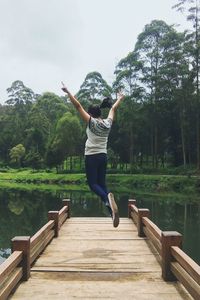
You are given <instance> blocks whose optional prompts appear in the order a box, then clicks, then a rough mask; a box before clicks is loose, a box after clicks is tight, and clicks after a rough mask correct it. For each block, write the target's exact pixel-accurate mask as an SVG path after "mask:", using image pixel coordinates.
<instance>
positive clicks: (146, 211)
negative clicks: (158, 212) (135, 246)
mask: <svg viewBox="0 0 200 300" xmlns="http://www.w3.org/2000/svg"><path fill="white" fill-rule="evenodd" d="M149 216H150V212H149V209H147V208H140V209H138V223H137V229H138V236H139V237H144V236H145V233H144V230H143V227H144V224H143V222H142V218H144V217H146V218H149Z"/></svg>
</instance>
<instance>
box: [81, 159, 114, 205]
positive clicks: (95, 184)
mask: <svg viewBox="0 0 200 300" xmlns="http://www.w3.org/2000/svg"><path fill="white" fill-rule="evenodd" d="M106 168H107V155H106V154H105V153H98V154H92V155H86V156H85V170H86V176H87V181H88V185H89V187H90V189H91V190H92V191H93V192H94V193H95V194H96V195H98V196H100V197H101V200H102V201H103V202H104V203H105V204H107V203H108V190H107V187H106Z"/></svg>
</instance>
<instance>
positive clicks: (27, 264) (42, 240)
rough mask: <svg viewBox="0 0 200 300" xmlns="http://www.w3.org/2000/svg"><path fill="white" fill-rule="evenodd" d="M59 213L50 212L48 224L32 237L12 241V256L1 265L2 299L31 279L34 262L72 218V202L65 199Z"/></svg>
mask: <svg viewBox="0 0 200 300" xmlns="http://www.w3.org/2000/svg"><path fill="white" fill-rule="evenodd" d="M62 202H63V207H62V209H61V210H59V211H49V212H48V220H49V221H48V222H47V223H46V224H45V225H44V226H43V227H42V228H41V229H39V230H38V231H37V232H36V233H35V234H34V235H33V236H32V237H30V236H16V237H14V238H13V239H12V254H11V255H10V256H9V257H8V258H7V259H6V260H5V261H4V262H3V263H2V264H1V265H0V299H1V300H6V299H7V298H8V296H9V295H10V294H11V292H12V291H14V290H15V288H16V287H17V286H18V284H19V282H20V281H26V280H28V278H29V277H30V269H31V266H32V264H33V263H34V261H35V260H36V259H37V258H38V257H39V255H40V254H41V253H42V252H43V251H44V249H45V248H46V246H47V245H48V244H49V243H50V241H51V240H52V239H53V238H54V237H58V235H59V230H60V228H61V226H62V224H63V223H64V222H65V221H66V219H67V218H70V200H69V199H64V200H63V201H62Z"/></svg>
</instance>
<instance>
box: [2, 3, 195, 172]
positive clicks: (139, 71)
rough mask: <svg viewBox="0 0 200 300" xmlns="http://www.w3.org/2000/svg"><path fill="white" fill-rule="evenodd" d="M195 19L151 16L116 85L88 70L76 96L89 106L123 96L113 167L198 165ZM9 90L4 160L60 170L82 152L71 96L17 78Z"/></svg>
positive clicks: (111, 155) (113, 136)
mask: <svg viewBox="0 0 200 300" xmlns="http://www.w3.org/2000/svg"><path fill="white" fill-rule="evenodd" d="M191 5H192V4H191ZM196 12H197V13H198V12H199V11H196ZM193 13H194V14H195V11H194V12H193ZM191 14H192V13H191ZM190 19H191V21H192V22H193V31H190V32H189V31H185V32H177V30H176V29H175V27H174V26H169V25H167V24H166V23H165V22H164V21H160V20H154V21H152V22H151V23H150V24H148V25H146V26H145V28H144V31H143V32H141V33H140V34H139V36H138V39H137V42H136V44H135V48H134V50H133V51H132V52H130V53H128V54H127V56H126V57H124V58H122V59H121V60H120V61H119V63H118V64H117V65H116V68H115V70H114V74H115V80H114V82H113V84H112V85H111V86H110V85H109V84H108V83H107V82H106V81H105V80H104V79H103V78H102V76H101V74H100V73H99V72H91V73H89V74H87V76H86V78H85V80H84V82H83V84H82V85H81V87H80V90H79V91H78V93H77V94H76V96H77V98H78V99H79V100H80V102H81V103H82V105H83V106H84V107H85V108H86V109H87V107H88V106H89V105H90V104H91V103H100V102H101V100H102V99H103V98H104V97H107V96H109V97H111V98H112V99H115V98H116V94H117V92H118V91H119V90H121V89H123V91H124V93H125V94H126V97H125V100H124V102H123V103H122V105H121V106H120V108H119V110H118V112H117V116H116V120H115V122H114V124H113V127H112V132H111V135H110V139H109V160H110V163H111V167H112V168H113V169H115V168H116V167H117V166H118V165H119V164H122V165H123V164H128V165H129V166H130V169H131V170H132V169H133V168H134V167H135V166H136V165H137V166H143V165H148V166H150V167H152V168H159V167H164V166H166V165H168V166H169V165H170V166H174V167H175V166H181V165H182V166H184V167H187V166H192V165H195V166H196V168H197V170H199V169H200V95H199V66H200V60H199V59H200V38H199V34H200V31H199V19H198V14H197V15H196V17H195V18H193V19H192V17H191V18H190ZM197 21H198V22H197ZM69 88H70V87H69ZM7 92H8V100H6V101H5V105H1V106H0V161H1V164H2V165H8V164H15V165H17V166H30V167H33V168H41V167H46V166H47V167H54V166H56V167H59V166H63V162H64V161H65V160H66V159H67V158H69V157H72V156H80V159H81V157H83V153H84V143H85V139H86V136H85V125H84V124H83V123H82V121H81V120H80V119H79V117H78V114H77V112H76V111H75V109H74V108H73V106H72V104H71V103H70V101H69V100H68V99H67V98H65V97H59V96H57V95H55V94H53V93H50V92H47V93H44V94H42V95H38V94H35V93H34V92H33V91H32V90H31V89H30V88H28V87H26V86H24V84H23V82H22V81H19V80H17V81H15V82H13V83H12V85H11V87H10V88H8V89H7ZM106 113H107V112H105V115H106Z"/></svg>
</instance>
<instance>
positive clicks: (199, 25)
mask: <svg viewBox="0 0 200 300" xmlns="http://www.w3.org/2000/svg"><path fill="white" fill-rule="evenodd" d="M177 2H178V3H177V4H176V5H174V6H173V8H175V9H177V10H178V11H181V12H185V11H186V12H187V20H188V21H190V22H192V25H193V29H194V30H193V32H192V34H189V37H190V39H191V45H193V47H192V49H191V55H192V58H193V60H192V67H193V72H194V74H195V90H196V91H195V94H196V97H195V98H196V157H197V169H198V170H200V92H199V75H200V1H199V0H177Z"/></svg>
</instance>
